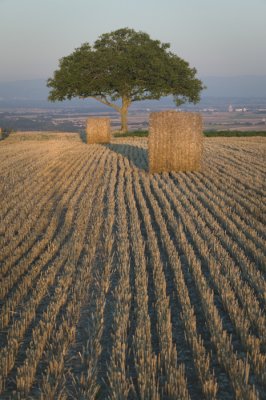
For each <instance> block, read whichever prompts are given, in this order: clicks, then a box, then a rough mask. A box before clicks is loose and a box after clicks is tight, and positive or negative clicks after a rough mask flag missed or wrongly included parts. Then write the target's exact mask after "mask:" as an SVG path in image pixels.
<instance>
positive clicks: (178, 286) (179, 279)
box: [142, 178, 218, 399]
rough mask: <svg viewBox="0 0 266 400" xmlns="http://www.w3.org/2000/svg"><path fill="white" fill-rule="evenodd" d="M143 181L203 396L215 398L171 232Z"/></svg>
mask: <svg viewBox="0 0 266 400" xmlns="http://www.w3.org/2000/svg"><path fill="white" fill-rule="evenodd" d="M142 182H143V185H144V188H145V192H146V194H147V196H148V198H149V199H150V201H151V204H152V207H153V209H154V216H155V219H156V221H157V225H158V226H159V227H160V237H161V241H162V242H163V245H164V248H165V251H166V252H167V254H168V257H169V261H170V265H169V266H170V268H171V269H172V271H173V274H174V283H175V290H176V294H177V296H178V299H179V302H180V304H181V309H182V314H181V318H182V321H183V325H184V328H185V332H186V338H187V340H188V343H189V344H190V346H191V348H192V353H193V359H194V363H195V367H196V371H197V375H198V378H199V380H200V383H201V387H202V392H203V393H204V396H205V398H206V399H215V398H216V393H217V390H218V385H217V381H216V378H215V376H214V375H213V373H212V372H211V370H210V355H209V354H208V353H207V351H206V349H205V347H204V344H203V341H202V338H201V336H200V335H199V334H198V333H197V322H196V317H195V312H194V308H193V306H192V305H191V302H190V297H189V292H188V289H187V286H186V283H185V280H184V276H183V272H182V268H181V262H180V258H179V255H178V252H177V250H176V247H175V245H174V243H173V241H172V240H171V237H170V235H169V233H168V229H167V226H166V222H165V220H164V218H163V216H162V212H161V208H160V205H159V204H158V202H157V200H156V199H155V198H154V196H153V194H152V192H151V189H150V185H149V181H148V180H147V179H145V178H143V179H142ZM156 189H157V190H156V193H157V196H158V197H159V198H161V199H162V196H163V193H162V190H160V189H159V188H158V187H157V188H156ZM161 201H162V200H161ZM163 206H164V209H165V210H166V209H167V220H168V221H171V224H172V225H174V226H175V227H176V225H177V223H176V220H175V217H174V215H173V213H172V212H171V210H170V207H169V204H167V202H163Z"/></svg>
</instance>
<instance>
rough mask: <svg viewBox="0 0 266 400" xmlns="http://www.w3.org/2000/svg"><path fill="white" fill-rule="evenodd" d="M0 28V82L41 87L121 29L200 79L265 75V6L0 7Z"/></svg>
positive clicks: (149, 0) (45, 0)
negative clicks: (85, 46) (143, 37)
mask: <svg viewBox="0 0 266 400" xmlns="http://www.w3.org/2000/svg"><path fill="white" fill-rule="evenodd" d="M0 20H1V22H0V81H11V80H20V79H38V78H45V79H47V78H48V77H49V76H51V75H52V73H53V71H54V70H55V69H56V68H57V66H58V60H59V58H61V57H63V56H66V55H68V54H70V53H71V52H72V51H73V50H74V49H75V48H77V47H79V46H80V45H81V44H82V43H84V42H90V43H93V42H94V41H95V40H96V39H97V37H98V36H99V35H100V34H102V33H106V32H110V31H112V30H116V29H119V28H123V27H129V28H133V29H135V30H142V31H145V32H147V33H148V34H150V36H151V37H152V38H153V39H159V40H161V41H163V42H170V43H171V50H172V51H174V52H175V53H177V54H178V55H179V56H180V57H182V58H184V59H185V60H187V61H188V62H189V63H190V65H191V66H193V67H196V68H197V70H198V75H199V76H200V77H202V76H207V75H212V76H234V75H266V0H0Z"/></svg>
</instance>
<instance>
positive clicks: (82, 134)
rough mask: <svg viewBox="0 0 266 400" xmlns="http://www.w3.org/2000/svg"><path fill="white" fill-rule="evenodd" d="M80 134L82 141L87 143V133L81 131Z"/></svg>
mask: <svg viewBox="0 0 266 400" xmlns="http://www.w3.org/2000/svg"><path fill="white" fill-rule="evenodd" d="M78 134H79V137H80V140H81V141H82V142H83V143H87V136H86V132H85V131H79V132H78Z"/></svg>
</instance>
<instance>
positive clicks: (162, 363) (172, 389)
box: [133, 171, 189, 399]
mask: <svg viewBox="0 0 266 400" xmlns="http://www.w3.org/2000/svg"><path fill="white" fill-rule="evenodd" d="M134 172H135V174H137V172H136V171H134ZM134 178H135V179H134V180H133V182H134V190H135V196H136V198H137V201H138V202H139V206H140V211H141V213H142V216H143V220H144V221H145V228H146V230H147V237H148V242H147V246H148V247H149V251H150V257H151V262H152V266H153V270H152V274H153V281H154V287H155V298H156V303H155V308H156V314H157V330H158V339H159V347H160V349H159V350H160V351H159V355H158V365H159V368H161V370H162V374H163V375H164V376H165V379H164V382H163V384H162V396H169V397H170V398H175V397H176V398H179V397H180V398H182V399H186V398H187V399H188V398H189V394H188V389H187V382H186V377H185V369H184V365H183V364H181V365H179V366H177V364H178V356H177V351H176V347H175V346H174V344H173V338H172V326H171V312H170V308H169V297H168V296H167V294H166V281H165V276H164V272H163V266H162V261H161V255H160V251H159V246H158V240H157V237H156V234H155V232H154V230H153V227H152V222H151V216H150V212H149V209H148V208H147V204H146V202H145V199H144V197H143V194H142V190H141V187H140V184H139V180H138V178H137V177H136V175H135V177H134Z"/></svg>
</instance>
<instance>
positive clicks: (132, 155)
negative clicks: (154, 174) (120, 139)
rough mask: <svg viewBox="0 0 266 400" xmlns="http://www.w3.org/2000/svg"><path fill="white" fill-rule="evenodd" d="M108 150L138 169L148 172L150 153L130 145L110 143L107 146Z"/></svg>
mask: <svg viewBox="0 0 266 400" xmlns="http://www.w3.org/2000/svg"><path fill="white" fill-rule="evenodd" d="M105 146H106V147H107V148H108V149H110V150H112V151H114V152H116V153H118V154H121V155H122V156H123V157H126V158H127V159H128V160H129V161H130V162H131V163H133V164H134V165H135V166H136V167H137V168H139V169H143V170H144V171H148V152H147V150H146V149H143V148H141V147H138V146H132V145H129V144H116V143H110V144H106V145H105Z"/></svg>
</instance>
